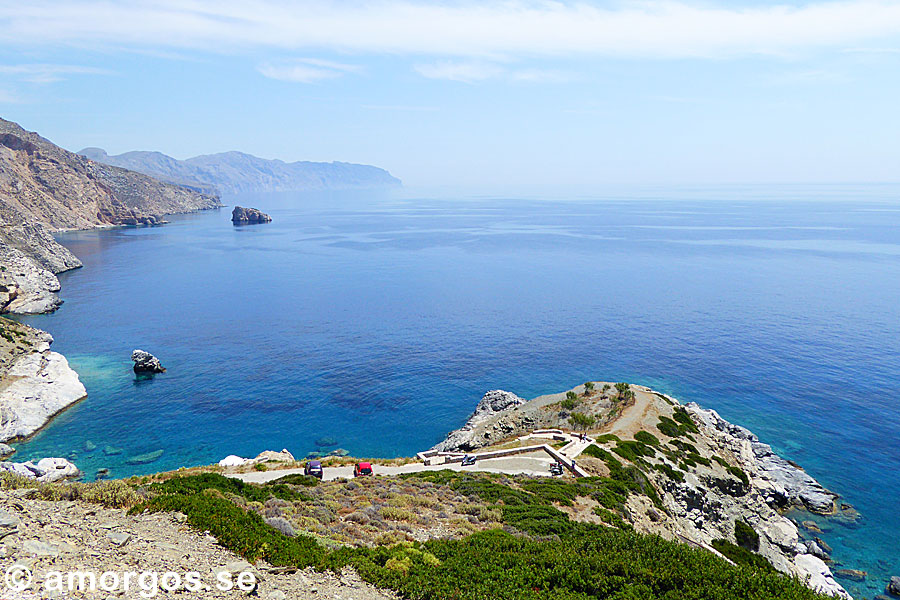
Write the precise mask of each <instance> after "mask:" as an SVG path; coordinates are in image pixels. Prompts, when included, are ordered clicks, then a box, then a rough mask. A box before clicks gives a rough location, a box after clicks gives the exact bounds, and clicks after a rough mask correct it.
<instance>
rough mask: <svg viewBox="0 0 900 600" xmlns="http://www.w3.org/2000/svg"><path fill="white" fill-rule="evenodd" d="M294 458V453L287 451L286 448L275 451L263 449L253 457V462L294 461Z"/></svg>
mask: <svg viewBox="0 0 900 600" xmlns="http://www.w3.org/2000/svg"><path fill="white" fill-rule="evenodd" d="M295 460H296V459H295V458H294V455H293V454H291V453H290V452H288V451H287V450H282V451H281V452H275V451H274V450H264V451H263V452H260V453H259V455H258V456H257V457H256V458H254V459H253V462H258V463H261V462H294V461H295Z"/></svg>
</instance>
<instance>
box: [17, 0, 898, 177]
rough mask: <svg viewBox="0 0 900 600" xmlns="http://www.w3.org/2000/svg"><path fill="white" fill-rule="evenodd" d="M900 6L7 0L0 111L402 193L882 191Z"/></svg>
mask: <svg viewBox="0 0 900 600" xmlns="http://www.w3.org/2000/svg"><path fill="white" fill-rule="evenodd" d="M898 106H900V2H879V1H868V0H866V1H862V0H847V1H840V2H815V1H813V2H805V3H800V2H793V3H774V2H743V3H742V2H727V3H726V2H717V1H714V0H706V1H703V2H686V1H679V0H673V1H669V0H647V1H643V2H629V1H624V0H623V1H621V2H540V1H538V2H531V1H520V0H506V1H494V0H487V1H485V2H460V1H454V0H447V1H444V2H439V3H425V2H410V1H408V0H379V1H362V2H354V1H349V0H346V1H343V0H342V1H323V0H319V1H316V2H304V1H302V0H297V1H290V2H288V1H281V0H267V1H254V0H243V1H240V2H238V1H234V0H220V1H216V2H207V1H204V0H194V1H180V2H175V1H162V2H160V1H155V2H150V1H135V2H128V3H125V2H119V3H116V2H112V1H84V2H79V1H71V2H57V1H48V0H30V1H29V2H21V1H20V0H0V116H3V117H4V118H7V119H11V120H14V121H17V122H19V123H21V124H22V125H23V126H25V127H26V128H28V129H32V130H36V131H38V132H40V133H41V134H42V135H44V136H45V137H48V138H49V139H51V140H53V141H54V142H56V143H58V144H60V145H62V146H64V147H66V148H69V149H72V150H78V149H80V148H82V147H84V146H100V147H103V148H105V149H106V150H108V151H109V152H111V153H119V152H124V151H127V150H135V149H142V150H159V151H162V152H165V153H167V154H170V155H172V156H175V157H177V158H186V157H189V156H193V155H196V154H205V153H212V152H220V151H225V150H233V149H234V150H242V151H245V152H249V153H252V154H256V155H258V156H263V157H266V158H281V159H284V160H325V161H329V160H345V161H352V162H363V163H369V164H375V165H379V166H382V167H385V168H387V169H389V170H390V171H391V172H392V173H394V174H395V175H397V176H398V177H401V178H402V179H403V180H404V182H406V183H407V184H409V185H413V186H416V185H445V184H446V185H464V186H502V185H504V184H515V185H529V184H541V185H554V184H562V183H565V184H576V185H587V186H591V185H604V184H609V183H615V184H619V183H651V184H668V183H730V182H741V183H747V182H751V183H752V182H834V181H841V182H846V181H860V182H866V181H875V182H883V181H897V180H898V179H900V177H898V171H897V167H898V164H900V161H898V157H900V110H898Z"/></svg>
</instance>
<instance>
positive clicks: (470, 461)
mask: <svg viewBox="0 0 900 600" xmlns="http://www.w3.org/2000/svg"><path fill="white" fill-rule="evenodd" d="M475 460H476V459H475V457H474V456H469V455H468V454H466V455H465V456H463V459H462V466H464V467H468V466H470V465H474V464H475Z"/></svg>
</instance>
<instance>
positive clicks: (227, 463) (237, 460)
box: [218, 454, 250, 467]
mask: <svg viewBox="0 0 900 600" xmlns="http://www.w3.org/2000/svg"><path fill="white" fill-rule="evenodd" d="M247 462H250V459H249V458H241V457H240V456H237V455H235V454H229V455H228V456H226V457H225V458H223V459H222V460H220V461H219V463H218V464H219V466H220V467H236V466H238V465H242V464H244V463H247Z"/></svg>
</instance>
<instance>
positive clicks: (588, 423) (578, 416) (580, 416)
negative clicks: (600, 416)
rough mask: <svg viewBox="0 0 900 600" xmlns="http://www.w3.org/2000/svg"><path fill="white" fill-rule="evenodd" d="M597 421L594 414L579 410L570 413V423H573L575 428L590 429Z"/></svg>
mask: <svg viewBox="0 0 900 600" xmlns="http://www.w3.org/2000/svg"><path fill="white" fill-rule="evenodd" d="M596 422H597V419H596V417H594V416H592V415H586V414H584V413H577V412H576V413H572V414H571V415H569V423H571V424H572V427H574V428H575V429H590V428H591V427H593V426H594V424H595V423H596Z"/></svg>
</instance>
